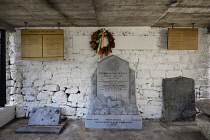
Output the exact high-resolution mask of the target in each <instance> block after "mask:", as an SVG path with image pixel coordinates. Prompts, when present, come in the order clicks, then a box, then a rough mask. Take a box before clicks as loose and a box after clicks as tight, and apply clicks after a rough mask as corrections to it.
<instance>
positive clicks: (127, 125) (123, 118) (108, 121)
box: [85, 114, 142, 129]
mask: <svg viewBox="0 0 210 140" xmlns="http://www.w3.org/2000/svg"><path fill="white" fill-rule="evenodd" d="M85 128H104V129H142V118H141V117H140V116H139V115H90V114H89V115H87V116H86V120H85Z"/></svg>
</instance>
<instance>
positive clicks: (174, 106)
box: [163, 77, 196, 121]
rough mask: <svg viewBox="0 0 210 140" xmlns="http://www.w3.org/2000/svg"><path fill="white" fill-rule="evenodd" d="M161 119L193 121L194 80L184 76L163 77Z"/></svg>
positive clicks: (194, 112)
mask: <svg viewBox="0 0 210 140" xmlns="http://www.w3.org/2000/svg"><path fill="white" fill-rule="evenodd" d="M163 104H164V110H163V119H164V120H165V121H193V120H194V119H195V114H196V111H195V91H194V80H193V79H190V78H185V77H176V78H167V79H163Z"/></svg>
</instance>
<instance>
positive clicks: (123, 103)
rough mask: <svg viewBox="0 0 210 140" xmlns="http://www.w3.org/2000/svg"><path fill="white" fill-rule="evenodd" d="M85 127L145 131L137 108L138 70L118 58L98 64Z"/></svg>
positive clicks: (111, 57)
mask: <svg viewBox="0 0 210 140" xmlns="http://www.w3.org/2000/svg"><path fill="white" fill-rule="evenodd" d="M85 127H86V128H106V129H112V128H115V129H142V119H141V117H140V116H139V112H138V108H137V106H136V95H135V71H133V70H131V69H130V68H129V63H128V62H127V61H125V60H123V59H121V58H119V57H117V56H113V55H112V56H109V57H107V58H105V59H104V60H102V61H100V62H99V63H98V68H97V70H96V71H95V72H94V74H93V76H92V79H91V98H90V106H89V112H88V115H87V116H86V120H85Z"/></svg>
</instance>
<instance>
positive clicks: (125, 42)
mask: <svg viewBox="0 0 210 140" xmlns="http://www.w3.org/2000/svg"><path fill="white" fill-rule="evenodd" d="M114 38H115V48H114V50H157V49H158V47H157V45H156V43H157V37H156V36H114ZM90 41H91V37H90V36H73V49H74V50H81V49H85V50H91V49H92V48H91V47H90ZM105 41H106V40H105ZM105 44H106V42H105ZM128 46H129V47H128Z"/></svg>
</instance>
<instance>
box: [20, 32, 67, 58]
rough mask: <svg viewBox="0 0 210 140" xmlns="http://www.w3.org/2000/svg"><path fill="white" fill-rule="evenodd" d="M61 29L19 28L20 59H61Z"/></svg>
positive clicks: (62, 45)
mask: <svg viewBox="0 0 210 140" xmlns="http://www.w3.org/2000/svg"><path fill="white" fill-rule="evenodd" d="M63 39H64V38H63V30H62V29H23V30H21V57H22V60H63V59H64V41H63Z"/></svg>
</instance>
